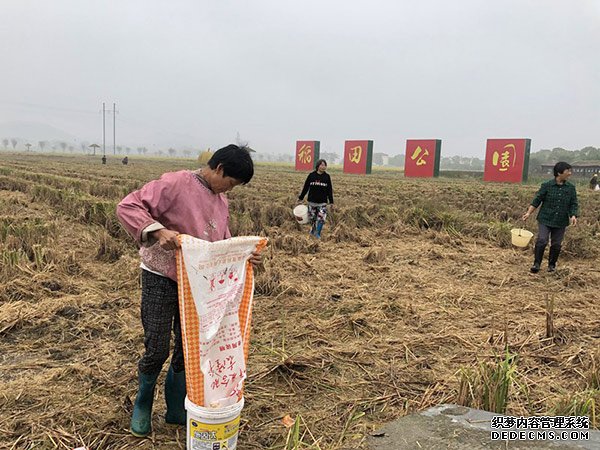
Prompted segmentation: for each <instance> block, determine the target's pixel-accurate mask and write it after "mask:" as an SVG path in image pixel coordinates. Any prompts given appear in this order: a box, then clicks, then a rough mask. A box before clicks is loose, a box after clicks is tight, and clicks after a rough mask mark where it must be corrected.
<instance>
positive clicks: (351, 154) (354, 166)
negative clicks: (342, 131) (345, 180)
mask: <svg viewBox="0 0 600 450" xmlns="http://www.w3.org/2000/svg"><path fill="white" fill-rule="evenodd" d="M372 165H373V141H346V143H345V144H344V173H358V174H365V173H371V166H372Z"/></svg>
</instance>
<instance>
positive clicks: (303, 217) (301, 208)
mask: <svg viewBox="0 0 600 450" xmlns="http://www.w3.org/2000/svg"><path fill="white" fill-rule="evenodd" d="M294 217H295V218H296V220H297V221H298V223H300V224H305V223H308V207H307V206H306V205H298V206H296V207H295V208H294Z"/></svg>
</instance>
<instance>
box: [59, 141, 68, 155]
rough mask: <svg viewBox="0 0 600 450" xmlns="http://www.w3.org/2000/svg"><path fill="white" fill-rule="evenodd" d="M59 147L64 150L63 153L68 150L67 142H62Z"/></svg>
mask: <svg viewBox="0 0 600 450" xmlns="http://www.w3.org/2000/svg"><path fill="white" fill-rule="evenodd" d="M58 145H60V148H61V149H62V151H63V153H64V151H65V150H66V149H67V143H66V142H60V143H59V144H58Z"/></svg>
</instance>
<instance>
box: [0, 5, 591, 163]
mask: <svg viewBox="0 0 600 450" xmlns="http://www.w3.org/2000/svg"><path fill="white" fill-rule="evenodd" d="M0 49H1V50H2V51H1V53H0V54H1V55H2V65H1V66H0V129H2V132H3V133H4V134H7V133H8V131H6V130H7V129H9V130H10V129H12V130H15V132H16V131H19V132H25V131H21V130H23V129H24V128H25V129H26V128H27V126H29V125H24V124H31V123H35V124H38V125H40V126H42V125H43V126H46V127H54V128H56V129H59V130H62V131H64V132H66V133H68V134H69V135H70V136H71V137H72V139H73V140H78V141H81V140H87V141H91V142H101V140H102V116H101V114H100V113H99V111H100V110H101V108H102V102H103V101H104V102H106V103H107V108H108V109H112V103H113V102H116V103H117V109H118V111H119V113H118V115H117V145H129V146H147V147H148V148H149V149H152V148H153V147H156V148H158V147H161V148H164V147H168V146H183V145H190V146H195V147H196V148H206V147H209V146H210V147H212V148H213V149H214V148H219V147H221V146H223V145H226V144H228V143H230V142H234V141H235V139H236V135H237V133H239V135H240V137H241V138H242V139H243V140H246V141H249V143H250V145H251V146H252V147H253V148H255V149H256V150H258V151H260V152H272V153H284V152H290V153H291V152H293V151H294V148H295V141H296V140H298V139H315V140H320V141H321V151H334V152H337V153H339V154H341V152H342V148H343V141H344V140H346V139H372V140H373V141H374V151H375V152H386V153H388V154H398V153H403V152H404V147H405V141H406V139H414V138H430V139H433V138H435V139H442V155H443V156H451V155H456V154H461V155H464V156H477V157H480V158H483V156H484V153H485V152H484V148H485V140H486V138H501V137H507V138H517V137H523V138H531V139H532V151H537V150H539V149H541V148H552V147H557V146H560V147H564V148H568V149H579V148H581V147H584V146H587V145H593V146H597V147H598V146H600V78H599V74H600V56H599V55H600V1H592V0H575V1H567V0H536V1H530V0H529V1H528V0H508V1H497V2H490V1H485V0H455V1H448V0H420V1H406V0H405V1H401V0H395V1H394V0H389V1H388V0H386V1H377V0H368V1H362V0H358V1H357V0H353V1H351V2H349V1H341V0H332V1H327V0H319V1H317V0H306V1H301V2H298V1H283V0H281V1H277V0H270V1H267V0H252V1H243V0H237V1H233V0H220V1H217V0H215V1H201V0H189V1H188V0H180V1H177V0H174V1H157V0H122V1H117V0H113V1H95V0H86V1H81V0H52V1H42V0H38V1H33V0H3V1H2V2H0ZM11 127H12V128H11ZM4 137H7V138H11V137H21V138H30V137H29V136H19V135H14V136H13V135H6V136H4V135H2V136H0V138H4ZM109 143H110V145H111V146H112V116H107V146H108V144H109Z"/></svg>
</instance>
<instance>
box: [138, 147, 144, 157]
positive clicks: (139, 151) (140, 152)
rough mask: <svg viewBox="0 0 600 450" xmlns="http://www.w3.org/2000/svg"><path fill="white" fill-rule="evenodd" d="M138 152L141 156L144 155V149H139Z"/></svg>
mask: <svg viewBox="0 0 600 450" xmlns="http://www.w3.org/2000/svg"><path fill="white" fill-rule="evenodd" d="M136 150H137V152H138V154H139V155H141V154H142V153H144V147H138V148H137V149H136Z"/></svg>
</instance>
